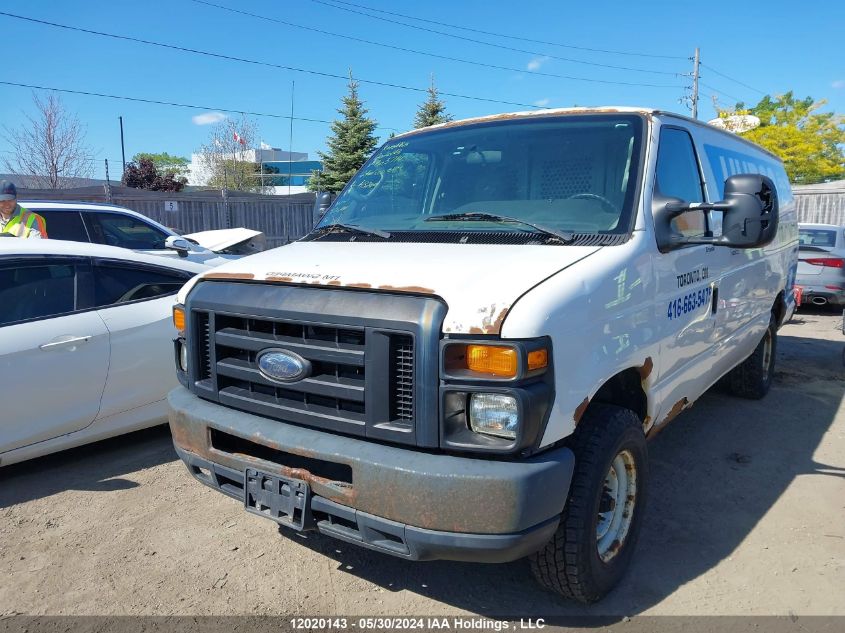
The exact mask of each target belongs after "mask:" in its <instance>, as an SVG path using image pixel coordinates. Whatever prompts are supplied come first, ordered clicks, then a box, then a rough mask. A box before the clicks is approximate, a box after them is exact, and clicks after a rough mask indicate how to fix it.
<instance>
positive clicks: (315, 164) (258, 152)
mask: <svg viewBox="0 0 845 633" xmlns="http://www.w3.org/2000/svg"><path fill="white" fill-rule="evenodd" d="M262 145H263V144H262ZM226 158H228V157H226ZM234 159H235V160H237V161H243V162H248V163H253V164H254V165H255V172H256V173H259V171H260V170H261V169H262V167H263V171H264V177H263V182H264V184H265V185H266V186H267V187H272V193H275V194H279V195H287V194H288V193H291V194H295V193H304V192H306V191H307V190H308V189H307V185H308V179H309V178H310V177H311V173H312V171H314V170H318V171H319V170H321V169H322V168H323V164H322V163H321V162H320V161H318V160H308V153H307V152H286V151H282V150H281V149H279V148H276V147H270V148H265V147H262V148H261V149H245V150H242V151H239V152H237V153H235V154H234ZM210 176H211V174H209V173H208V167H207V165H206V163H205V162H204V161H203V157H202V155H201V154H191V162H190V163H189V164H188V185H189V186H193V187H203V186H205V185H207V184H208V180H209V178H210Z"/></svg>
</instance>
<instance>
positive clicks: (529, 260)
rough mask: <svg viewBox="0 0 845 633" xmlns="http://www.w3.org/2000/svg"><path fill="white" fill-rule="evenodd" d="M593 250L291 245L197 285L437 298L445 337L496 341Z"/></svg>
mask: <svg viewBox="0 0 845 633" xmlns="http://www.w3.org/2000/svg"><path fill="white" fill-rule="evenodd" d="M597 250H599V247H595V246H551V245H548V246H540V245H537V246H512V245H507V246H505V245H502V246H491V245H470V244H407V243H403V244H389V243H384V244H382V243H372V242H366V243H365V242H357V243H356V242H326V243H320V242H295V243H293V244H288V245H287V246H282V247H280V248H276V249H273V250H269V251H265V252H263V253H259V254H257V255H252V256H250V257H245V258H243V259H239V260H236V261H232V262H230V263H228V264H225V265H223V266H220V267H218V268H215V269H214V270H212V271H210V272H207V273H205V274H203V275H201V276H200V277H198V278H195V279H194V280H193V281H192V282H191V283H190V284H188V285H187V286H186V287H185V288H183V290H182V292H181V293H180V295H179V300H180V302H184V300H185V296H186V295H187V293H188V292H189V291H190V289H191V287H193V284H194V283H196V282H197V281H200V280H202V279H219V280H225V279H229V280H244V281H246V280H250V281H264V282H269V283H279V284H296V285H321V286H326V287H329V288H338V287H340V288H357V289H363V290H369V291H378V292H400V293H410V294H418V295H431V296H437V297H440V298H442V299H443V300H444V301H445V302H446V304H447V306H448V313H447V316H446V321H445V322H444V324H443V331H444V332H449V333H464V334H498V333H499V332H500V330H501V326H502V323H503V321H504V319H505V316H506V315H507V313H508V311H509V310H510V308H511V306H513V304H514V303H516V301H517V299H519V297H520V296H521V295H522V294H524V293H525V292H526V291H528V290H529V289H531V288H532V287H534V286H536V285H537V284H539V283H541V282H542V281H544V280H545V279H547V278H549V277H550V276H551V275H554V274H555V273H557V272H559V271H560V270H563V269H564V268H566V267H568V266H571V265H572V264H574V263H575V262H577V261H579V260H581V259H583V258H585V257H587V256H589V255H591V254H592V253H594V252H596V251H597Z"/></svg>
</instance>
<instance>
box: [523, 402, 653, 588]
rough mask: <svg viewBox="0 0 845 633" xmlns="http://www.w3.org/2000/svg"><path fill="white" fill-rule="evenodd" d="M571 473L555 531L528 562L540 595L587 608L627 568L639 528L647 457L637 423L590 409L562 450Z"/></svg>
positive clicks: (613, 411)
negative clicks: (548, 593)
mask: <svg viewBox="0 0 845 633" xmlns="http://www.w3.org/2000/svg"><path fill="white" fill-rule="evenodd" d="M570 448H571V449H572V450H573V452H574V453H575V472H574V473H573V476H572V484H571V487H570V490H569V498H568V499H567V501H566V505H565V506H564V509H563V515H562V516H561V520H560V525H559V526H558V529H557V532H555V535H554V536H553V537H552V540H551V541H549V542H548V543H547V544H546V546H545V547H544V548H543V549H541V550H540V551H539V552H537V553H535V554H533V555H532V557H531V571H532V572H533V574H534V576H535V577H536V578H537V580H538V581H539V582H540V584H542V585H543V586H545V587H546V588H547V589H551V590H552V591H555V592H557V593H559V594H561V595H562V596H564V597H565V598H570V599H573V600H577V601H578V602H585V603H589V602H595V601H596V600H599V599H600V598H602V597H603V596H604V595H605V594H606V593H607V592H608V591H610V590H611V589H612V588H613V586H614V585H615V584H616V583H617V582H618V581H619V579H620V578H621V577H622V575H623V574H624V573H625V570H626V569H627V568H628V565H629V564H630V561H631V555H632V553H633V549H634V545H635V543H636V540H637V535H638V533H639V529H640V524H641V523H642V517H643V511H644V509H645V508H644V505H645V498H646V490H647V486H648V458H647V448H646V442H645V436H644V435H643V431H642V423H641V422H640V419H639V418H638V417H637V416H636V414H635V413H634V412H633V411H630V410H629V409H623V408H622V407H616V406H611V405H605V404H598V403H596V404H593V405H592V406H591V407H590V408H589V409H588V410H587V412H586V413H585V414H584V417H583V418H582V419H581V423H580V424H579V425H578V428H577V429H576V430H575V433H574V434H573V436H572V441H571V443H570Z"/></svg>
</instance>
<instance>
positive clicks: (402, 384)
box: [390, 335, 414, 422]
mask: <svg viewBox="0 0 845 633" xmlns="http://www.w3.org/2000/svg"><path fill="white" fill-rule="evenodd" d="M390 362H391V365H392V366H391V371H390V381H391V389H390V391H391V393H390V400H391V402H390V417H391V419H392V420H403V421H408V422H410V421H413V419H414V341H413V338H412V337H410V336H407V335H394V336H393V337H392V338H391V341H390Z"/></svg>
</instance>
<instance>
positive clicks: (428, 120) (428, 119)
mask: <svg viewBox="0 0 845 633" xmlns="http://www.w3.org/2000/svg"><path fill="white" fill-rule="evenodd" d="M451 120H452V115H451V114H448V113H447V112H446V104H445V103H443V101H441V100H440V98H439V97H438V95H437V88H435V86H434V75H432V76H431V86H429V88H428V98H427V99H426V100H425V101H424V102H423V103H422V104H421V105H420V109H419V110H417V115H416V116H415V117H414V127H415V128H416V129H419V128H421V127H428V126H429V125H437V124H438V123H446V122H447V121H451Z"/></svg>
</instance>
